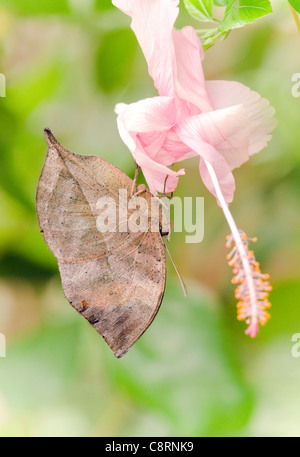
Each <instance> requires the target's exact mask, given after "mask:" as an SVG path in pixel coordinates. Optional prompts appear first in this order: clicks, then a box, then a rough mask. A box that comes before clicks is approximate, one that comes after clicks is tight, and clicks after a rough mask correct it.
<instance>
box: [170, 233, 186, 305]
mask: <svg viewBox="0 0 300 457" xmlns="http://www.w3.org/2000/svg"><path fill="white" fill-rule="evenodd" d="M164 244H165V247H166V251H167V253H168V255H169V257H170V260H171V262H172V264H173V267H174V269H175V271H176V273H177V276H178V278H179V281H180V284H181V287H182V290H183V293H184V296H185V298H187V296H188V292H187V287H186V285H185V283H184V280H183V278H182V276H181V273H180V271H179V270H178V268H177V266H176V264H175V262H174V260H173V259H172V256H171V254H170V251H169V249H168V246H167V245H166V243H165V242H164Z"/></svg>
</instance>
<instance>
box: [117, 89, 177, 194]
mask: <svg viewBox="0 0 300 457" xmlns="http://www.w3.org/2000/svg"><path fill="white" fill-rule="evenodd" d="M174 104H175V100H174V99H173V98H171V97H154V98H150V99H145V100H141V101H139V102H137V103H132V104H130V105H125V104H118V105H117V106H116V112H117V114H118V119H117V123H118V129H119V133H120V136H121V138H122V140H123V141H124V143H125V144H126V145H127V147H128V148H129V149H130V151H131V153H132V155H133V157H134V159H135V161H136V162H137V164H138V165H139V166H140V167H141V168H142V170H143V173H144V176H145V178H146V181H147V183H148V185H149V189H150V191H151V192H152V193H153V194H156V193H157V192H163V191H164V189H165V191H166V192H173V191H174V190H175V188H176V186H177V183H178V176H180V175H182V174H184V170H183V169H181V170H179V171H174V170H171V169H169V168H168V167H167V166H165V165H164V164H162V163H159V162H158V161H156V160H155V158H153V156H155V153H156V152H157V151H156V149H160V147H161V144H162V141H161V139H160V135H158V134H159V132H160V133H161V135H162V137H163V138H164V136H165V135H166V133H167V132H168V130H169V129H170V128H171V127H172V126H173V125H174V123H175V118H176V109H175V105H174ZM153 137H155V141H152V140H153ZM147 139H148V140H149V139H150V144H146V143H145V141H146V140H147ZM142 140H145V141H142ZM167 176H168V179H167V181H166V177H167ZM165 183H166V186H165Z"/></svg>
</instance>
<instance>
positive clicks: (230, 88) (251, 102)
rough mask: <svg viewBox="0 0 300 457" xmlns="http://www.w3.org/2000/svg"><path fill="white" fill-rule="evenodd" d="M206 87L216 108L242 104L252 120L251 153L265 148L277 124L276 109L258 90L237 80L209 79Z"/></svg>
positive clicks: (249, 150)
mask: <svg viewBox="0 0 300 457" xmlns="http://www.w3.org/2000/svg"><path fill="white" fill-rule="evenodd" d="M206 87H207V90H208V93H209V97H210V100H211V101H212V104H213V106H214V108H215V109H220V108H228V107H230V106H233V105H238V104H242V105H243V106H244V108H245V110H246V113H247V116H248V119H249V121H250V122H251V132H250V136H249V149H248V152H249V155H252V154H256V153H257V152H259V151H261V150H262V149H264V148H265V147H266V145H267V143H268V141H269V140H270V139H271V138H272V136H271V135H270V133H271V132H272V131H273V130H274V128H275V127H276V125H277V121H276V119H274V117H273V116H274V113H275V110H274V108H272V107H271V106H270V104H269V101H268V100H266V99H264V98H261V96H260V95H259V94H258V93H257V92H253V91H252V90H250V89H249V88H248V87H246V86H244V85H243V84H241V83H238V82H235V81H207V82H206Z"/></svg>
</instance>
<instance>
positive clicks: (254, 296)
mask: <svg viewBox="0 0 300 457" xmlns="http://www.w3.org/2000/svg"><path fill="white" fill-rule="evenodd" d="M239 236H240V240H241V242H242V245H243V253H245V254H246V257H247V261H248V262H247V263H248V268H247V269H245V257H243V259H242V257H241V254H240V250H238V249H237V245H236V242H235V239H234V237H233V235H229V236H228V237H227V238H226V247H227V248H232V249H231V251H230V253H229V254H228V255H227V256H226V258H227V260H228V264H229V266H231V267H233V274H234V277H233V279H232V283H233V284H237V288H236V291H235V297H236V298H237V299H238V300H239V301H238V303H237V318H238V320H239V321H246V323H247V324H248V325H249V327H248V329H247V330H246V332H245V333H246V334H247V335H250V336H252V337H254V336H256V335H257V332H258V324H261V325H265V323H266V322H267V320H268V319H269V318H270V314H269V313H268V311H266V309H267V308H270V306H271V304H270V302H269V301H268V297H269V292H270V291H271V290H272V287H271V285H270V283H269V281H268V279H269V277H270V276H269V275H268V274H263V273H261V271H260V265H259V263H258V262H257V261H256V259H255V256H254V253H253V251H250V250H249V241H252V242H256V241H257V238H256V237H255V238H248V237H247V235H246V234H245V232H243V231H242V230H239ZM232 245H233V247H232ZM246 270H247V271H246ZM249 273H250V277H249ZM247 276H248V277H247ZM249 280H250V281H249ZM253 311H255V312H253Z"/></svg>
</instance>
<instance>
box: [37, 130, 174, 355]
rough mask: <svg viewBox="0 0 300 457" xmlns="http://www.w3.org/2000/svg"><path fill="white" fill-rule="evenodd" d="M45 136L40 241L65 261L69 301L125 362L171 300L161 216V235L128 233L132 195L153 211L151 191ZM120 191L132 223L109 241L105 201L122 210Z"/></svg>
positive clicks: (63, 271)
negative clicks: (103, 220) (102, 216)
mask: <svg viewBox="0 0 300 457" xmlns="http://www.w3.org/2000/svg"><path fill="white" fill-rule="evenodd" d="M44 132H45V136H46V139H47V142H48V151H47V156H46V160H45V163H44V166H43V169H42V173H41V176H40V178H39V182H38V187H37V196H36V211H37V216H38V222H39V226H40V230H41V233H42V234H43V237H44V240H45V242H46V244H47V246H48V247H49V249H50V250H51V251H52V253H53V254H54V256H55V257H56V259H57V261H58V267H59V271H60V276H61V281H62V288H63V291H64V295H65V297H66V298H67V300H68V301H69V303H70V304H71V305H72V306H73V308H75V309H76V311H78V313H79V314H81V315H82V316H83V317H84V318H85V319H86V320H87V321H88V322H89V323H90V324H91V325H92V326H93V327H94V328H95V329H96V330H97V331H98V333H99V334H100V335H101V336H102V337H103V339H104V340H105V341H106V343H107V344H108V345H109V347H110V348H111V349H112V351H113V353H114V355H115V356H116V357H118V358H120V357H122V356H123V355H124V354H125V353H126V352H127V351H128V350H129V349H130V348H131V346H132V345H133V344H134V343H135V342H136V341H137V340H138V339H139V338H140V337H141V335H142V334H143V333H144V332H145V331H146V330H147V328H148V327H149V325H150V324H151V323H152V321H153V319H154V318H155V316H156V314H157V312H158V310H159V307H160V305H161V302H162V299H163V296H164V291H165V284H166V255H165V244H164V241H163V235H164V233H163V231H162V226H161V219H160V218H161V213H159V215H158V216H157V217H158V218H159V230H158V231H151V230H147V231H143V232H142V231H132V230H130V229H129V228H128V225H127V229H125V230H124V223H126V222H129V219H130V218H131V217H133V216H134V217H136V214H134V213H136V212H137V211H134V210H133V209H130V204H129V201H130V200H131V198H132V192H134V195H139V196H140V197H142V198H144V199H145V201H146V202H147V203H150V200H151V199H152V200H153V198H152V197H153V196H152V194H150V192H149V191H148V190H147V188H146V186H144V185H140V186H136V184H135V182H134V181H133V180H132V179H130V178H129V177H128V176H127V175H126V174H125V173H124V172H123V171H121V170H120V169H118V168H117V167H115V166H114V165H112V164H111V163H109V162H107V161H105V160H103V159H101V158H99V157H94V156H83V155H79V154H74V153H73V152H70V151H68V150H67V149H65V148H64V147H63V146H62V145H61V144H59V142H58V141H57V140H56V138H55V137H54V135H53V134H52V132H51V130H49V129H45V131H44ZM120 189H121V190H122V191H126V194H127V195H128V197H127V202H126V203H127V204H128V208H129V209H128V213H127V216H126V218H127V219H126V220H121V219H120V214H121V213H122V211H123V209H124V208H121V210H122V211H119V212H118V215H119V216H118V218H117V219H116V228H117V229H116V230H110V231H107V232H105V233H104V232H103V231H101V230H99V224H98V217H99V203H98V202H99V199H101V201H102V202H103V201H104V202H105V201H106V202H114V203H115V208H117V209H119V210H120V201H119V195H120ZM122 214H123V213H122ZM139 214H140V213H139ZM147 221H148V216H147ZM151 223H153V221H152V222H151ZM149 224H150V222H149ZM121 225H122V226H123V230H122V231H121V230H118V228H120V226H121ZM125 227H126V226H125ZM149 227H150V226H149Z"/></svg>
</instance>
